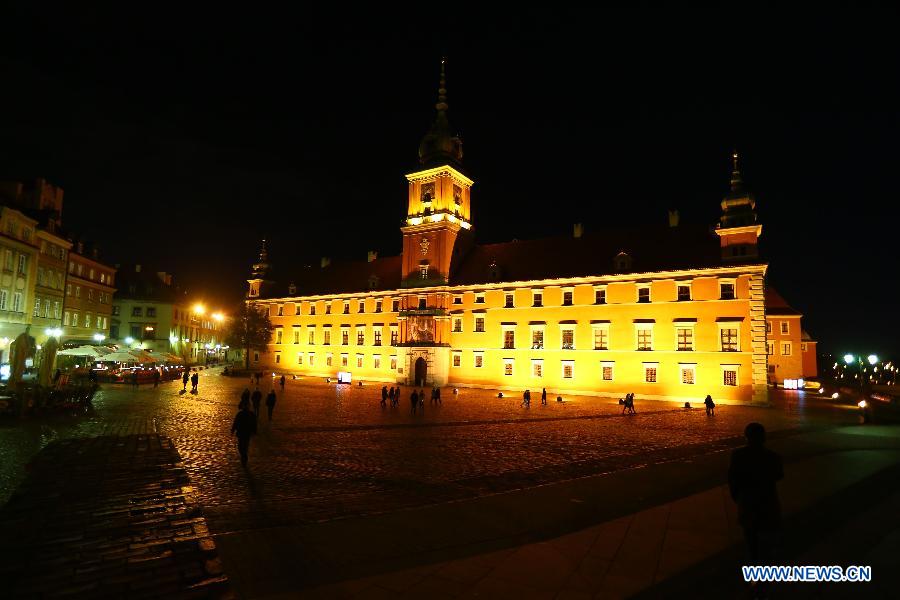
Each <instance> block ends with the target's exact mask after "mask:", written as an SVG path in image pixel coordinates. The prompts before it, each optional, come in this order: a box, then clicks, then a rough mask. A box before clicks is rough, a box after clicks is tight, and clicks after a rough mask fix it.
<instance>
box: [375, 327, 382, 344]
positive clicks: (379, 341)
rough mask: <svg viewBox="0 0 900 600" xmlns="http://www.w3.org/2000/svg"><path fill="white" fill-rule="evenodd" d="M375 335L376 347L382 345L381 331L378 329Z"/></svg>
mask: <svg viewBox="0 0 900 600" xmlns="http://www.w3.org/2000/svg"><path fill="white" fill-rule="evenodd" d="M374 333H375V345H376V346H380V345H381V329H378V328H376V329H375V332H374Z"/></svg>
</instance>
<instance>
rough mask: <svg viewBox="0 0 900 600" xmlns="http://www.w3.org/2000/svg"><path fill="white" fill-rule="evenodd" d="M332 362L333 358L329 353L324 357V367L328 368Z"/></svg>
mask: <svg viewBox="0 0 900 600" xmlns="http://www.w3.org/2000/svg"><path fill="white" fill-rule="evenodd" d="M332 360H333V356H332V354H331V352H329V353H328V354H326V355H325V366H326V367H330V366H331V361H332Z"/></svg>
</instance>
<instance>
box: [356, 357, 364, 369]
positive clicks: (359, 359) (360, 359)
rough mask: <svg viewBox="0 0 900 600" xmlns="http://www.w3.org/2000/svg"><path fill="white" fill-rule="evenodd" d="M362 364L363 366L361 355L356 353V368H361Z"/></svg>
mask: <svg viewBox="0 0 900 600" xmlns="http://www.w3.org/2000/svg"><path fill="white" fill-rule="evenodd" d="M362 366H363V355H362V354H357V355H356V368H357V369H362Z"/></svg>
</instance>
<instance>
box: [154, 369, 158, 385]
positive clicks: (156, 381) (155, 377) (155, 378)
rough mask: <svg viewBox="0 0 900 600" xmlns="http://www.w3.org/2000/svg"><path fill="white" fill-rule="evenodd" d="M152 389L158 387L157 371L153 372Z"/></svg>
mask: <svg viewBox="0 0 900 600" xmlns="http://www.w3.org/2000/svg"><path fill="white" fill-rule="evenodd" d="M153 387H159V369H154V370H153Z"/></svg>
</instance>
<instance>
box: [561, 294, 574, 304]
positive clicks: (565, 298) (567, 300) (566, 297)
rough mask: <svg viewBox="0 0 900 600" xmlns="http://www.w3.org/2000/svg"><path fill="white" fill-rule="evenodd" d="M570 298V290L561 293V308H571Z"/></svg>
mask: <svg viewBox="0 0 900 600" xmlns="http://www.w3.org/2000/svg"><path fill="white" fill-rule="evenodd" d="M572 296H573V293H572V290H565V291H563V296H562V305H563V306H572Z"/></svg>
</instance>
